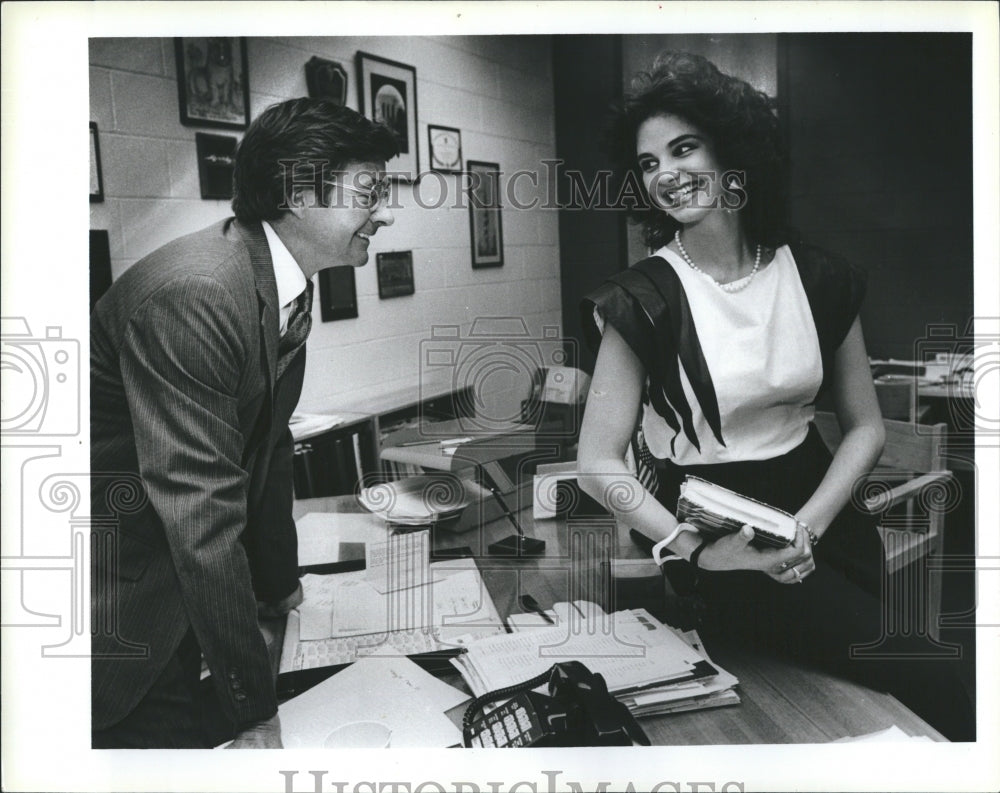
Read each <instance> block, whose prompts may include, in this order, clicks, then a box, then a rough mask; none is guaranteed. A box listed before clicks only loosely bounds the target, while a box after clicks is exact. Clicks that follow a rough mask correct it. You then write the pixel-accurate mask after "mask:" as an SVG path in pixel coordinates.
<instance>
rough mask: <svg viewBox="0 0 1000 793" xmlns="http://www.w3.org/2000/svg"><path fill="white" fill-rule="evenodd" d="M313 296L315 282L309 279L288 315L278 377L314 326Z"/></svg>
mask: <svg viewBox="0 0 1000 793" xmlns="http://www.w3.org/2000/svg"><path fill="white" fill-rule="evenodd" d="M312 298H313V283H312V281H307V282H306V288H305V291H304V292H302V294H300V295H299V296H298V297H297V298H295V302H294V303H293V304H292V311H291V313H290V314H289V315H288V328H287V329H286V330H285V333H284V335H283V336H282V337H281V340H280V341H279V342H278V377H281V375H283V374H284V373H285V369H287V368H288V364H290V363H291V362H292V359H293V358H294V357H295V356H296V355H297V354H298V352H299V350H300V349H301V348H302V345H303V344H305V343H306V337H307V336H308V335H309V330H310V328H312V313H311V312H312ZM275 379H277V378H275Z"/></svg>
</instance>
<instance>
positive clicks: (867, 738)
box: [832, 724, 934, 743]
mask: <svg viewBox="0 0 1000 793" xmlns="http://www.w3.org/2000/svg"><path fill="white" fill-rule="evenodd" d="M900 741H917V742H918V743H920V742H923V743H933V742H934V739H933V738H930V737H928V736H927V735H907V734H906V733H905V732H903V731H902V730H901V729H900V728H899V727H897V726H896V725H895V724H893V725H892V726H891V727H886V729H884V730H878V731H876V732H869V733H866V734H865V735H857V736H853V737H848V738H838V739H837V740H835V741H832V743H898V742H900Z"/></svg>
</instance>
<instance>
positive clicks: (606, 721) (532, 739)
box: [462, 661, 649, 748]
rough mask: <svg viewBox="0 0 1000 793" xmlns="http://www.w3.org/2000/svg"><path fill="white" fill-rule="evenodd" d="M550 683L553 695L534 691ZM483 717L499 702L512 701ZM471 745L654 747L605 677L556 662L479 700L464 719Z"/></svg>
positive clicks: (578, 665) (574, 664)
mask: <svg viewBox="0 0 1000 793" xmlns="http://www.w3.org/2000/svg"><path fill="white" fill-rule="evenodd" d="M546 679H547V680H548V681H549V696H547V697H546V696H544V695H542V694H538V693H536V692H535V691H532V689H533V688H537V687H538V686H540V685H541V684H542V683H544V682H545V681H546ZM511 697H512V699H510V701H509V702H505V703H504V704H503V705H501V706H500V707H498V708H496V709H495V710H492V711H490V713H488V714H487V715H486V716H484V717H483V718H480V719H477V718H476V715H477V714H478V713H479V712H480V711H481V710H482V709H483V706H484V705H486V704H488V703H489V702H492V701H494V700H497V699H507V698H511ZM462 738H463V740H464V743H465V746H466V747H470V748H471V747H485V748H494V747H496V748H501V747H504V748H505V747H518V746H632V745H633V744H641V745H642V746H649V738H647V737H646V733H645V732H643V730H642V728H641V727H640V726H639V723H638V722H637V721H636V720H635V717H634V716H633V715H632V714H631V713H629V710H628V708H626V707H625V706H624V705H623V704H622V703H621V702H619V701H618V700H617V699H615V698H614V697H613V696H611V694H609V693H608V686H607V684H606V683H605V682H604V678H603V677H602V676H601V675H599V674H596V673H594V672H591V671H590V670H589V669H587V667H585V666H584V665H583V664H581V663H580V662H579V661H568V662H566V663H561V664H556V665H555V666H553V667H552V668H551V669H550V670H549V671H547V672H545V673H543V674H541V675H538V677H534V678H532V679H531V680H528V681H526V682H524V683H521V684H519V685H516V686H509V687H508V688H501V689H499V690H497V691H491V692H490V693H489V694H484V695H483V696H481V697H477V698H476V699H474V700H473V701H472V702H471V703H470V704H469V707H468V708H466V711H465V718H464V719H463V721H462Z"/></svg>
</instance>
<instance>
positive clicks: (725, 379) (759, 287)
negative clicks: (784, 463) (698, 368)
mask: <svg viewBox="0 0 1000 793" xmlns="http://www.w3.org/2000/svg"><path fill="white" fill-rule="evenodd" d="M655 255H656V256H659V257H661V258H662V259H665V260H666V262H667V263H668V264H669V265H670V266H671V267H673V269H674V271H675V272H676V273H677V275H678V277H679V278H680V281H681V285H682V286H683V288H684V293H685V295H686V296H687V300H688V303H689V305H690V307H691V315H692V319H693V321H694V326H695V329H696V331H697V334H698V340H699V342H700V344H701V348H702V353H703V354H704V357H705V361H706V363H707V364H708V370H709V373H710V375H711V378H712V383H713V386H714V388H715V393H716V397H717V399H718V403H719V413H720V415H721V418H722V438H723V440H724V441H725V445H722V444H720V443H719V441H718V440H717V439H716V438H715V436H714V435H713V433H712V430H711V428H710V427H709V424H708V422H707V421H706V419H705V417H704V415H702V413H701V410H700V409H699V406H698V400H697V399H696V398H695V396H694V392H693V391H692V389H691V384H690V382H689V381H688V379H687V375H686V373H685V372H684V367H683V365H682V366H681V368H680V371H681V382H682V385H683V387H684V392H685V395H686V396H687V401H688V404H689V405H690V406H691V409H692V411H693V417H692V418H693V423H694V429H695V432H696V433H697V438H698V441H699V443H700V444H701V451H699V450H698V449H697V448H696V447H694V446H693V445H692V444H691V442H690V441H689V440H688V439H687V437H686V436H685V434H684V433H683V432H681V433H679V434H677V435H676V437H675V433H674V431H673V430H672V429H671V428H670V427H669V426H668V425H667V423H666V422H665V421H664V420H663V418H662V417H661V416H659V415H658V414H657V413H656V411H654V410H653V409H652V407H651V406H649V405H646V406H645V411H644V414H643V420H642V428H643V433H644V435H645V437H646V443H647V444H648V445H649V449H650V451H651V452H652V453H653V455H654V456H656V457H659V458H660V459H670V460H672V461H673V462H674V463H676V464H678V465H702V464H711V463H723V462H734V461H738V460H765V459H769V458H771V457H776V456H778V455H781V454H784V453H785V452H788V451H791V450H792V449H794V448H795V447H796V446H797V445H798V444H800V443H801V442H802V441H803V440H805V437H806V432H807V429H808V424H809V422H810V421H811V420H812V418H813V415H814V409H813V406H812V404H810V403H811V402H812V401H813V400H814V399H815V397H816V393H817V391H819V387H820V383H821V382H822V379H823V365H822V361H821V358H820V349H819V339H818V337H817V334H816V326H815V323H814V322H813V316H812V312H811V311H810V309H809V302H808V299H807V298H806V293H805V290H804V289H803V287H802V282H801V280H800V278H799V272H798V268H797V267H796V265H795V260H794V259H793V258H792V253H791V251H790V250H789V249H788V247H787V246H783V247H781V248H779V249H778V250H777V252H776V253H775V256H774V259H773V260H772V261H771V263H770V264H769V265H768V266H767V267H764V268H763V269H761V270H760V271H758V273H757V275H756V277H755V278H754V279H753V281H752V282H751V283H750V285H749V286H748V287H746V288H745V289H742V290H740V291H738V292H726V291H724V290H722V289H720V288H719V287H718V285H717V284H715V283H714V282H713V281H712V280H711V279H710V278H709V277H708V276H706V275H704V274H703V273H700V272H696V271H695V270H693V269H691V267H690V266H689V265H688V264H687V263H686V262H685V261H684V260H683V259H682V258H680V256H678V255H677V254H675V253H674V252H673V251H671V250H669V249H668V248H666V247H664V248H661V249H660V250H658V251H657V252H656V254H655ZM671 440H673V444H674V451H673V453H671Z"/></svg>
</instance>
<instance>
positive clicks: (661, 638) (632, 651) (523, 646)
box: [452, 602, 740, 716]
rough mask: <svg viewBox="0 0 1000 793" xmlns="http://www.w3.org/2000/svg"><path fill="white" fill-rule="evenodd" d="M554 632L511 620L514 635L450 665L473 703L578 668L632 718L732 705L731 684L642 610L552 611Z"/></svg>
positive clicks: (686, 640) (692, 644)
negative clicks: (594, 676)
mask: <svg viewBox="0 0 1000 793" xmlns="http://www.w3.org/2000/svg"><path fill="white" fill-rule="evenodd" d="M548 614H549V615H550V617H551V618H552V619H553V620H554V621H555V623H556V624H555V625H551V626H547V627H543V626H542V623H543V622H544V620H542V618H540V617H535V616H531V615H516V616H512V617H511V618H510V620H509V623H510V624H511V625H512V626H513V627H514V628H515V630H516V632H515V633H512V634H510V635H506V636H491V637H488V638H485V639H480V640H478V641H476V642H473V643H472V644H471V645H469V646H468V647H467V648H466V649H467V651H466V653H465V654H463V655H461V656H459V657H457V658H454V659H452V664H453V665H454V666H455V667H456V668H457V669H458V670H459V671H460V672H461V673H462V677H464V678H465V681H466V683H468V685H469V687H470V688H471V689H472V691H473V693H474V694H476V695H477V696H479V695H482V694H484V693H486V692H488V691H494V690H496V689H500V688H506V687H508V686H513V685H517V684H518V683H521V682H523V681H525V680H528V679H530V678H532V677H535V676H537V675H539V674H542V673H543V672H545V671H546V670H547V669H549V668H550V667H551V666H552V665H553V664H556V663H560V662H563V661H571V660H577V661H581V662H582V663H583V664H584V665H585V666H586V667H587V668H588V669H589V670H590V671H591V672H597V673H599V674H601V675H602V676H603V677H604V680H605V682H606V683H607V685H608V690H609V691H610V692H611V693H612V694H614V695H615V697H616V698H617V699H618V700H619V701H620V702H622V703H623V704H625V705H626V707H628V708H629V710H630V711H631V712H632V713H633V714H634V715H636V716H652V715H658V714H662V713H673V712H677V711H681V710H694V709H698V708H708V707H717V706H719V705H730V704H736V703H738V702H739V701H740V700H739V696H738V695H737V694H736V692H735V691H733V686H735V685H736V684H737V682H738V681H737V680H736V678H735V677H733V676H732V675H731V674H729V673H728V672H726V671H725V670H723V669H721V668H719V667H718V666H716V665H715V664H713V663H712V662H711V661H709V659H708V657H707V656H706V655H705V653H704V651H703V650H702V649H701V648H700V645H699V643H698V640H697V636H696V635H695V636H686V635H683V634H679V633H677V632H675V631H674V630H673V629H671V628H669V627H668V626H666V625H664V624H662V623H661V622H659V621H658V620H656V619H655V618H654V617H652V616H651V615H650V614H649V612H647V611H645V610H644V609H633V610H630V611H619V612H615V613H614V614H605V613H604V612H603V611H601V609H600V608H599V607H597V606H595V605H594V604H593V603H586V602H577V603H572V604H565V603H557V604H556V605H555V607H554V608H553V609H552V610H551V611H550V612H548Z"/></svg>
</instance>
